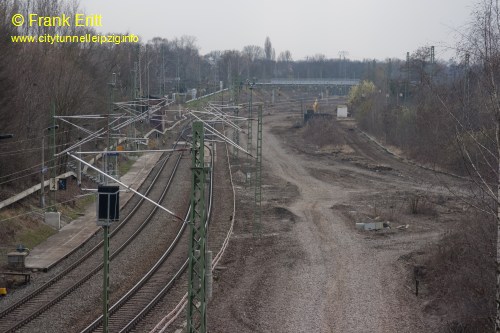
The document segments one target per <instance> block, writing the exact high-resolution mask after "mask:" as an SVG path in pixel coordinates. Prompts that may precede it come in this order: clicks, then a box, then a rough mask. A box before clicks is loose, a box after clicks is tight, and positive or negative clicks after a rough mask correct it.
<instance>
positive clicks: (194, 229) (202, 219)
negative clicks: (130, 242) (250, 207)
mask: <svg viewBox="0 0 500 333" xmlns="http://www.w3.org/2000/svg"><path fill="white" fill-rule="evenodd" d="M192 135H193V144H192V148H191V149H192V151H191V155H192V168H191V170H192V178H191V181H192V183H191V210H190V212H189V226H190V231H189V232H190V237H189V272H188V304H187V332H188V333H206V330H207V327H206V325H207V312H206V311H207V304H206V302H207V299H206V294H205V287H206V285H205V276H206V274H205V273H206V266H207V265H206V257H205V254H206V239H205V237H206V230H205V223H206V219H207V212H206V209H205V172H206V169H205V164H204V162H205V146H204V136H205V132H204V128H203V123H202V122H201V121H195V122H193V127H192Z"/></svg>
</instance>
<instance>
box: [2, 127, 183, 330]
mask: <svg viewBox="0 0 500 333" xmlns="http://www.w3.org/2000/svg"><path fill="white" fill-rule="evenodd" d="M181 135H182V133H181ZM180 137H181V136H179V139H180ZM179 139H178V140H177V141H176V142H175V143H174V148H175V147H176V146H177V144H178V141H179ZM170 156H172V155H171V154H169V155H167V156H166V157H165V158H163V162H162V163H161V164H160V166H159V168H158V171H157V173H156V175H155V176H154V178H153V180H152V182H151V184H150V185H149V186H148V188H147V189H146V191H145V194H146V195H148V194H150V193H151V192H152V191H153V189H154V187H155V184H156V183H157V182H158V180H159V179H160V177H161V176H162V175H163V174H164V173H165V172H164V170H165V168H166V165H167V164H168V162H169V161H170ZM182 156H183V154H182V153H181V154H179V155H178V158H177V159H176V161H175V162H174V166H173V169H172V172H170V175H169V177H168V182H167V185H166V186H164V187H163V188H162V190H161V193H160V196H159V198H158V199H157V202H161V201H162V200H163V199H164V197H165V195H166V193H167V192H168V190H169V189H170V185H171V183H172V180H173V179H174V176H175V173H176V171H177V168H178V166H179V163H180V161H181V159H182ZM143 205H144V200H143V199H141V200H139V201H138V202H137V203H136V204H135V205H134V206H133V208H132V209H131V211H130V212H129V214H127V216H126V217H125V218H124V219H123V220H122V222H121V223H120V224H119V225H117V226H116V228H113V231H112V233H111V237H113V238H117V236H118V235H121V237H123V235H122V234H123V233H119V232H118V231H119V230H121V229H124V228H125V226H126V227H127V228H128V229H130V228H131V227H132V226H131V223H130V222H129V221H131V220H133V219H132V217H134V216H135V215H136V213H137V212H138V211H140V210H141V211H142V210H143V209H142V207H143ZM155 211H156V210H155V209H153V210H152V211H151V212H150V213H149V214H148V216H147V217H146V219H145V220H143V221H140V223H139V225H138V226H135V227H134V230H133V231H132V232H131V233H128V234H127V235H126V237H125V239H124V240H120V241H117V242H115V243H116V244H117V247H116V249H113V251H112V254H111V257H110V259H113V258H115V257H117V256H118V255H119V254H120V253H121V252H122V251H123V249H125V248H126V247H127V246H128V245H129V244H130V243H131V242H133V240H134V239H135V238H136V236H137V235H139V234H140V232H141V231H142V230H143V229H144V228H145V227H146V225H147V224H148V222H149V221H150V219H151V218H152V216H153V215H154V212H155ZM127 222H129V223H127ZM101 248H102V241H101V242H99V244H97V245H95V246H94V247H93V248H92V249H91V250H90V251H88V252H87V253H85V254H84V255H83V256H82V257H81V258H79V259H78V260H76V261H75V262H74V263H72V264H71V265H69V266H68V267H67V268H66V269H64V270H63V271H62V272H60V273H59V274H57V275H56V276H55V277H53V278H52V279H51V280H49V281H48V282H47V283H45V284H43V285H42V286H40V287H39V288H37V289H36V290H35V291H34V292H32V293H31V294H30V295H27V296H26V297H24V298H22V299H21V300H19V301H18V302H16V303H15V304H13V305H12V306H10V307H9V308H7V309H5V310H3V311H2V312H1V313H0V331H1V332H12V331H15V330H18V329H19V328H21V327H23V326H25V325H26V324H28V323H29V322H30V321H32V320H33V319H35V318H37V317H39V316H40V315H41V314H43V313H44V312H46V311H47V310H48V309H50V308H51V307H52V306H54V305H55V304H57V303H58V302H59V301H61V300H62V299H64V298H65V297H67V296H68V295H69V294H71V293H72V292H73V291H75V290H76V289H78V288H80V287H81V286H82V285H84V284H85V282H86V281H88V280H89V279H90V278H92V277H93V276H94V275H95V274H97V273H98V272H99V271H100V270H101V269H102V258H100V257H98V254H97V252H99V250H100V249H101ZM98 262H100V263H99V264H97V263H98Z"/></svg>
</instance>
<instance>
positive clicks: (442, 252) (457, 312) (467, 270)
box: [420, 214, 495, 333]
mask: <svg viewBox="0 0 500 333" xmlns="http://www.w3.org/2000/svg"><path fill="white" fill-rule="evenodd" d="M494 235H495V221H494V219H493V218H491V217H487V216H481V215H479V214H476V215H472V214H470V215H468V216H464V217H462V219H461V220H460V221H457V222H456V225H455V227H454V229H453V230H452V231H450V232H448V233H447V234H446V235H445V236H444V237H443V238H442V240H441V241H440V242H439V243H438V244H436V245H432V246H429V248H428V249H427V251H426V252H427V255H426V257H425V259H424V260H423V262H422V266H423V267H425V270H424V271H425V274H424V275H423V276H421V277H420V278H421V283H422V284H424V285H425V289H426V290H427V292H426V293H425V294H426V295H424V298H426V300H427V305H426V307H425V310H426V312H428V313H430V314H432V315H438V316H439V317H441V318H444V319H445V323H444V324H443V325H444V327H442V331H443V332H450V333H452V332H453V333H466V332H467V333H477V332H488V331H491V330H492V322H491V319H490V318H491V316H493V315H494V310H495V302H494V300H495V257H494V253H495V244H494V242H495V239H494V238H495V237H494Z"/></svg>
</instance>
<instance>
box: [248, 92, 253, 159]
mask: <svg viewBox="0 0 500 333" xmlns="http://www.w3.org/2000/svg"><path fill="white" fill-rule="evenodd" d="M252 92H253V83H250V98H249V100H248V128H247V151H248V152H249V153H250V154H251V153H252V132H253V129H252Z"/></svg>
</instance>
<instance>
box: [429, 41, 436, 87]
mask: <svg viewBox="0 0 500 333" xmlns="http://www.w3.org/2000/svg"><path fill="white" fill-rule="evenodd" d="M435 64H436V59H435V53H434V46H431V75H430V82H431V83H432V77H433V75H434V67H435Z"/></svg>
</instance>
